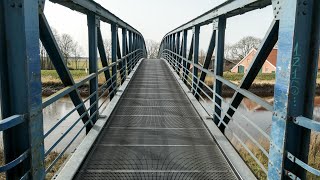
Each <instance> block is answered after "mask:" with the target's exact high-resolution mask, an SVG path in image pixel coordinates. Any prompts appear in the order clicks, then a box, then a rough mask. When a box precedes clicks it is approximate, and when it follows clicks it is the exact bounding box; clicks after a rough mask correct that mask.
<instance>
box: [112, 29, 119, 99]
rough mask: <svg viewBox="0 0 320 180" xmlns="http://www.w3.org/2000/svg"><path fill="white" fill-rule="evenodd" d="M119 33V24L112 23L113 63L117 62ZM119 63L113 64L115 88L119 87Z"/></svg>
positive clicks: (113, 83) (113, 84)
mask: <svg viewBox="0 0 320 180" xmlns="http://www.w3.org/2000/svg"><path fill="white" fill-rule="evenodd" d="M117 34H118V27H117V24H115V23H112V24H111V59H112V63H116V62H117ZM117 66H118V65H117V64H115V65H114V66H112V76H111V77H112V86H113V89H117ZM114 94H116V90H114V93H113V95H114Z"/></svg>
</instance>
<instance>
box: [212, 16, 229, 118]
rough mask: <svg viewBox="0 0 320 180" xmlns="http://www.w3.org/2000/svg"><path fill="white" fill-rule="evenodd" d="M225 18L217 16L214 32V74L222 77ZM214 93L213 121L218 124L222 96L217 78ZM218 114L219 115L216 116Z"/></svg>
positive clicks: (220, 85)
mask: <svg viewBox="0 0 320 180" xmlns="http://www.w3.org/2000/svg"><path fill="white" fill-rule="evenodd" d="M226 21H227V19H226V18H225V17H224V16H220V17H219V18H218V29H217V32H216V38H215V39H216V46H217V48H216V55H215V56H216V57H215V63H214V74H215V76H220V77H223V64H224V43H225V30H226V23H227V22H226ZM215 81H216V83H215V87H214V88H215V91H214V92H215V94H214V97H215V98H214V101H215V102H216V104H215V106H214V111H215V115H214V119H213V120H214V122H215V123H216V124H218V122H219V121H220V120H219V119H221V107H222V106H221V101H222V100H221V98H220V97H221V96H222V82H221V81H219V80H217V79H216V80H215ZM217 116H219V117H217Z"/></svg>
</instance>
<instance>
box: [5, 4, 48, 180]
mask: <svg viewBox="0 0 320 180" xmlns="http://www.w3.org/2000/svg"><path fill="white" fill-rule="evenodd" d="M0 49H1V50H0V78H1V85H0V88H1V90H0V93H1V116H2V118H3V119H5V118H7V117H10V116H13V115H23V116H24V117H25V121H24V122H22V123H20V124H19V125H17V126H14V127H12V128H10V129H7V130H5V131H4V132H3V140H4V156H5V158H4V159H5V164H7V165H9V166H11V165H12V166H13V165H16V164H17V165H16V166H14V167H12V166H11V167H12V169H10V170H8V171H7V172H6V175H7V179H20V178H21V177H23V176H24V175H25V174H26V173H27V172H30V178H32V179H44V177H45V174H44V145H43V117H42V89H41V65H40V56H39V53H40V50H39V17H38V0H28V1H27V0H23V1H11V0H2V1H1V2H0ZM26 152H30V153H29V155H28V153H27V154H26ZM22 156H23V158H19V157H22ZM26 156H28V158H26ZM17 158H18V159H19V160H18V161H17V160H16V159H17ZM25 158H26V159H25ZM9 166H7V167H9Z"/></svg>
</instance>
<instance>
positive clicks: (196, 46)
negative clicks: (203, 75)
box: [192, 26, 200, 93]
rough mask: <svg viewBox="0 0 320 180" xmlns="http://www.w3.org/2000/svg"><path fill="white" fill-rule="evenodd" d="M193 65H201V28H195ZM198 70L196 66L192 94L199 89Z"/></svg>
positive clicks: (194, 67)
mask: <svg viewBox="0 0 320 180" xmlns="http://www.w3.org/2000/svg"><path fill="white" fill-rule="evenodd" d="M193 39H194V41H193V44H192V46H193V63H194V64H198V63H199V41H200V26H195V27H194V28H193ZM198 72H199V71H198V68H197V67H196V66H193V79H192V86H193V90H192V92H193V93H195V92H196V91H195V89H197V84H198V78H197V77H198Z"/></svg>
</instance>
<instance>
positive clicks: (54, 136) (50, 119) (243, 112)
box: [0, 97, 320, 153]
mask: <svg viewBox="0 0 320 180" xmlns="http://www.w3.org/2000/svg"><path fill="white" fill-rule="evenodd" d="M230 100H231V99H230V98H226V99H224V101H225V103H223V106H222V108H223V110H224V111H226V110H227V108H228V104H227V103H229V102H230ZM265 100H266V101H268V102H269V103H270V104H272V103H273V98H265ZM103 101H105V99H102V100H101V102H103ZM108 101H109V100H107V102H106V103H105V105H106V104H107V103H108ZM202 104H203V105H204V106H208V105H210V106H211V107H212V108H213V104H212V103H211V101H208V100H207V101H205V102H202ZM86 107H89V102H86ZM73 109H74V105H73V103H72V102H71V100H70V98H61V99H59V100H58V101H56V102H55V103H53V104H52V105H50V106H48V107H47V108H45V109H44V110H43V119H44V132H45V133H46V132H48V131H49V130H50V129H51V128H52V127H53V126H54V125H55V124H56V123H57V122H58V121H59V120H60V119H61V118H63V117H64V116H65V115H66V114H68V113H69V112H70V111H71V110H73ZM271 118H272V112H270V111H266V110H265V109H263V108H261V107H260V106H259V105H257V104H256V103H254V102H252V101H250V100H248V99H244V100H243V101H242V103H241V105H240V106H239V108H238V110H237V112H236V113H235V114H234V116H233V120H232V121H230V123H229V130H227V131H226V135H227V136H228V137H229V138H230V139H231V141H232V139H233V138H234V137H233V134H232V133H235V134H236V135H237V136H238V137H239V138H240V139H242V141H243V142H246V141H247V140H248V135H247V134H245V133H244V132H242V130H241V128H242V129H245V130H246V131H247V132H248V133H249V134H250V136H252V137H253V138H254V139H255V140H256V141H258V142H261V141H265V140H266V138H265V137H264V136H263V135H262V133H261V132H259V131H258V130H257V129H256V128H255V127H254V126H253V125H252V123H254V124H255V125H256V126H258V127H260V128H261V130H262V131H263V132H266V134H269V133H270V128H271ZM78 119H79V115H78V114H77V111H75V112H74V113H72V114H71V115H70V116H69V117H68V118H67V119H66V120H65V121H63V122H62V123H61V124H60V125H59V126H58V127H57V128H56V129H55V130H54V131H53V132H51V133H50V134H49V135H48V136H47V137H46V138H45V149H46V150H47V149H49V148H50V147H51V146H52V145H53V144H54V143H55V142H56V141H57V140H58V139H59V138H60V137H61V136H63V135H64V133H65V132H66V131H67V130H68V129H69V128H70V127H71V126H73V124H74V123H75V122H76V120H78ZM314 119H315V120H317V121H319V120H320V97H316V98H315V107H314ZM249 121H251V123H250V122H249ZM239 126H240V127H241V128H239ZM81 128H83V123H82V121H81V120H80V121H79V122H78V123H76V124H75V125H74V127H73V128H72V130H71V131H70V132H69V133H68V134H67V135H66V136H65V137H64V138H63V139H62V140H61V142H59V144H58V145H57V146H56V148H55V149H54V150H55V151H61V150H63V149H64V148H65V147H66V146H67V145H68V144H69V142H70V141H71V140H72V139H73V138H74V136H75V135H76V134H77V133H78V132H79V131H80V130H81ZM0 136H2V134H0ZM84 137H85V129H83V130H82V132H81V133H80V135H79V136H78V138H77V139H76V140H75V141H74V142H73V143H72V144H71V145H70V147H69V148H68V150H67V152H69V153H70V152H73V151H74V150H75V148H76V147H77V146H78V145H79V144H80V143H81V141H82V139H83V138H84ZM1 141H2V137H1V138H0V142H1ZM1 145H2V143H1Z"/></svg>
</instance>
